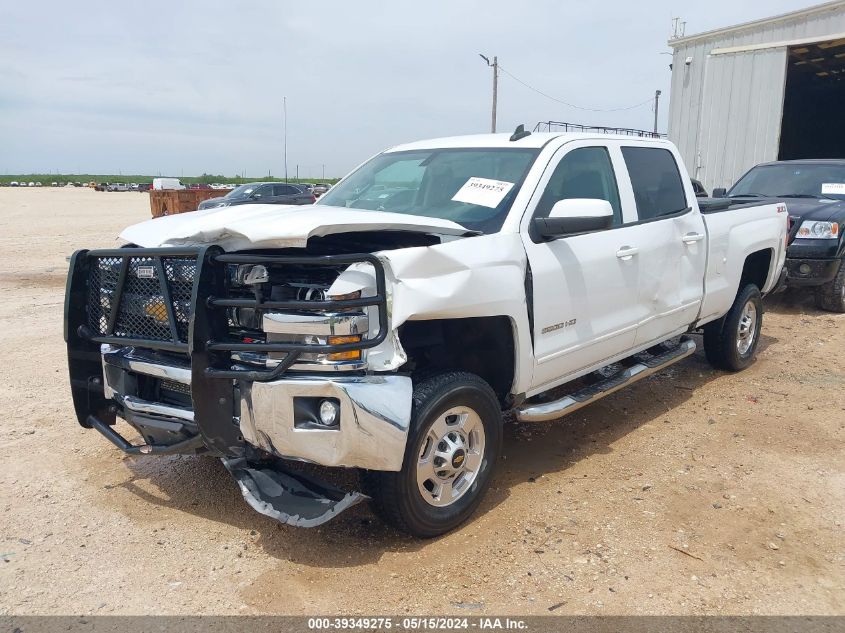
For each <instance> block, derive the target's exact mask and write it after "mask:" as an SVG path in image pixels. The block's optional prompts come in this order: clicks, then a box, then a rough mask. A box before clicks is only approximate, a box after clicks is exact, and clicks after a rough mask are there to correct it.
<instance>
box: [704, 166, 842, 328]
mask: <svg viewBox="0 0 845 633" xmlns="http://www.w3.org/2000/svg"><path fill="white" fill-rule="evenodd" d="M714 195H716V196H719V197H722V196H727V197H729V198H730V199H731V200H735V201H754V202H756V201H758V200H760V199H761V198H768V199H772V200H786V201H787V202H788V205H789V212H790V217H791V218H792V221H793V226H792V230H791V231H790V240H791V241H790V244H789V249H788V250H787V254H786V269H787V273H788V274H787V285H789V286H794V287H812V288H815V291H816V293H815V294H816V304H817V305H818V307H820V308H822V309H823V310H829V311H831V312H845V264H843V261H845V240H844V239H843V237H842V234H843V232H845V159H840V160H835V159H819V160H790V161H778V162H772V163H764V164H761V165H757V166H756V167H754V168H752V169H751V170H750V171H748V172H747V173H746V174H745V175H744V176H742V178H740V179H739V180H738V181H737V182H736V184H735V185H734V186H733V187H731V189H730V191H727V192H725V190H724V189H715V190H714Z"/></svg>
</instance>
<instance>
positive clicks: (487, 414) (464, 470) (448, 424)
mask: <svg viewBox="0 0 845 633" xmlns="http://www.w3.org/2000/svg"><path fill="white" fill-rule="evenodd" d="M438 438H441V439H438ZM447 438H448V441H446V440H447ZM501 445H502V411H501V408H500V406H499V401H498V399H497V398H496V394H495V393H493V390H492V389H491V388H490V385H488V384H487V383H486V382H484V381H483V380H482V379H481V378H479V377H478V376H476V375H475V374H470V373H466V372H458V371H454V372H444V373H438V374H435V375H433V376H429V377H428V378H426V379H424V380H421V381H420V382H419V383H418V384H416V385H415V387H414V394H413V404H412V411H411V427H410V429H409V432H408V442H407V444H406V447H405V457H404V460H403V464H402V470H400V471H399V472H381V471H362V483H363V485H364V490H365V492H366V493H367V494H368V495H369V496H370V497H372V501H373V506H374V509H375V512H376V514H378V515H379V516H380V517H381V518H382V520H384V521H385V522H386V523H388V524H390V525H392V526H393V527H395V528H397V529H399V530H401V531H403V532H407V533H408V534H411V535H413V536H416V537H419V538H431V537H434V536H438V535H440V534H444V533H445V532H448V531H450V530H452V529H454V528H456V527H457V526H458V525H460V524H461V523H463V522H464V521H466V520H467V519H468V518H469V517H470V516H471V515H472V513H473V512H475V510H476V508H477V507H478V505H479V503H481V499H482V497H483V496H484V493H485V492H486V491H487V488H488V487H489V485H490V480H491V478H492V475H493V469H494V467H495V464H496V460H497V459H498V457H499V452H500V450H501ZM443 456H446V458H447V459H444V457H443ZM473 465H475V466H476V467H475V468H474V469H472V466H473ZM450 495H451V496H450Z"/></svg>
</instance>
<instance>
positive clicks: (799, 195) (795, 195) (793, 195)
mask: <svg viewBox="0 0 845 633" xmlns="http://www.w3.org/2000/svg"><path fill="white" fill-rule="evenodd" d="M823 197H824V196H822V195H818V196H814V195H813V194H811V193H781V194H778V195H776V196H772V198H823Z"/></svg>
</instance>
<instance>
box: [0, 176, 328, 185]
mask: <svg viewBox="0 0 845 633" xmlns="http://www.w3.org/2000/svg"><path fill="white" fill-rule="evenodd" d="M172 177H173V178H175V177H176V176H172ZM153 178H158V176H143V175H139V174H134V175H128V176H127V175H117V174H11V175H0V185H8V184H9V183H10V182H12V181H13V180H14V181H17V182H26V183H29V182H40V183H41V184H42V186H45V187H49V186H50V183H52V182H58V183H67V182H80V183H82V184H87V183H89V182H96V183H101V182H125V183H127V184H128V183H133V182H137V183H139V184H140V183H144V182H150V183H151V182H152V181H153ZM179 180H180V181H182V184H184V185H193V184H204V185H210V184H211V183H221V184H235V185H242V184H244V183H246V182H285V179H284V178H275V177H268V176H255V177H254V178H253V177H246V178H239V177H231V176H220V175H217V176H215V175H210V174H203V175H202V176H181V177H179ZM338 180H339V179H338V178H326V179H325V180H319V179H307V178H299V179H296V178H288V180H287V182H294V183H306V182H307V183H312V184H313V183H317V182H325V183H328V184H334V183H336V182H337V181H338Z"/></svg>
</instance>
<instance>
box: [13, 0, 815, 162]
mask: <svg viewBox="0 0 845 633" xmlns="http://www.w3.org/2000/svg"><path fill="white" fill-rule="evenodd" d="M809 4H811V3H810V2H808V1H806V0H804V1H801V0H767V2H765V3H763V2H753V3H752V2H737V1H736V0H708V1H707V2H701V1H699V0H696V1H688V0H644V1H643V2H630V1H628V0H595V1H593V2H563V1H560V0H557V1H555V0H535V1H531V2H527V1H523V2H517V1H515V0H511V1H504V0H467V1H462V2H455V1H447V0H443V1H441V0H427V1H424V2H423V1H417V2H374V1H364V0H358V1H355V2H349V1H328V2H319V3H316V2H281V1H275V2H270V1H268V2H258V1H252V2H231V1H218V0H206V1H203V2H198V1H185V2H173V1H172V0H171V1H166V2H159V1H157V0H149V1H147V2H144V3H123V2H99V3H98V2H86V1H84V0H81V1H77V2H65V1H63V0H56V1H53V2H38V1H36V2H3V3H2V5H0V173H6V174H9V173H27V172H55V171H58V172H74V173H104V174H105V173H118V172H121V173H124V174H126V173H145V174H158V173H161V174H163V175H164V174H167V175H175V176H179V175H182V174H184V175H195V174H200V173H203V172H206V173H213V174H218V173H223V174H232V175H233V174H235V173H242V172H245V173H246V174H247V175H252V176H260V175H264V174H267V173H268V172H270V173H272V174H273V175H281V174H283V173H284V160H283V136H284V135H283V123H284V119H283V110H282V104H283V98H284V97H287V117H288V135H287V136H288V143H287V156H288V171H289V174H290V175H291V176H293V175H294V172H295V170H296V165H297V164H298V165H299V175H300V176H301V177H307V178H318V177H319V176H320V175H321V173H322V169H323V167H322V166H323V165H325V170H326V176H340V175H342V174H343V173H344V172H346V171H347V170H349V169H350V168H351V167H353V166H354V165H355V164H357V163H358V162H360V161H361V160H363V159H364V158H366V157H368V156H369V155H371V154H373V153H375V152H377V151H379V150H380V149H383V148H384V147H387V146H390V145H395V144H397V143H401V142H404V141H410V140H415V139H420V138H427V137H434V136H445V135H452V134H464V133H476V132H486V131H489V125H490V101H491V82H492V79H491V71H490V69H488V68H486V67H485V65H484V62H483V61H482V60H481V59H480V58H479V56H478V54H479V53H485V54H487V55H490V56H492V55H498V57H499V61H500V63H501V65H502V67H503V68H504V69H505V70H506V71H507V72H509V73H510V74H511V75H512V76H515V77H517V78H519V80H521V81H522V82H525V83H527V84H529V85H531V86H534V87H535V88H537V89H539V90H540V91H542V92H545V93H547V94H548V95H551V96H553V97H556V98H558V99H560V100H562V101H566V102H568V103H570V104H574V105H579V106H582V107H583V108H590V109H604V110H610V109H615V108H624V107H627V106H631V105H634V104H638V103H641V102H643V101H646V100H648V99H650V98H651V97H652V95H653V94H654V90H655V89H661V90H663V93H664V97H668V96H669V95H668V89H669V69H668V65H669V61H670V57H669V56H667V55H661V54H660V53H662V52H667V51H668V50H669V49H668V47H667V46H666V40H667V39H668V36H669V35H670V29H671V19H672V18H673V17H674V16H680V17H682V19H683V20H685V21H686V23H687V24H686V33H687V34H688V35H689V34H693V33H697V32H700V31H704V30H709V29H712V28H718V27H721V26H727V25H731V24H735V23H738V22H743V21H747V20H751V19H756V18H761V17H766V16H769V15H774V14H778V13H783V12H786V11H791V10H794V9H798V8H801V7H804V6H808V5H809ZM512 76H509V75H507V74H503V76H502V78H501V80H500V84H499V129H500V131H503V130H511V129H513V128H514V127H515V126H516V125H517V124H518V123H525V124H526V126H527V127H529V129H530V128H531V127H533V126H534V124H535V123H536V122H537V121H540V120H548V119H553V120H559V121H571V122H579V123H589V124H601V125H614V126H627V127H638V128H650V127H651V125H652V119H653V112H652V109H651V104H650V103H647V104H645V105H642V106H640V107H637V108H634V109H630V110H622V111H617V112H592V111H588V110H579V109H575V108H572V107H569V106H565V105H563V104H561V103H558V102H556V101H553V100H551V99H548V98H546V97H544V96H542V95H540V94H538V93H536V92H533V91H532V90H530V89H529V88H527V87H525V86H524V85H522V84H520V83H518V82H517V81H516V80H514V79H513V78H512ZM666 105H668V103H667V102H664V103H663V107H662V108H661V112H660V115H661V116H660V128H661V131H665V126H666V117H665V113H666V111H667V108H666Z"/></svg>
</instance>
